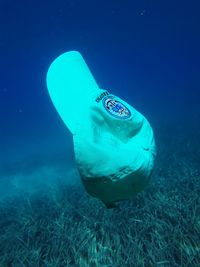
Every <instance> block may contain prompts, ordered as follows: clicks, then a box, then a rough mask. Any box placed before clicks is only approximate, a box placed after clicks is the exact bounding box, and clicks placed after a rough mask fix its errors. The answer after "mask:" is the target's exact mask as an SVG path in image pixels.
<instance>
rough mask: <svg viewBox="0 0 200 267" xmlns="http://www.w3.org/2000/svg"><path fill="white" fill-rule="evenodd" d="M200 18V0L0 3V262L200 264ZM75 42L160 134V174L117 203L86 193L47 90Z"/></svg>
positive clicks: (101, 266) (21, 266) (2, 265)
mask: <svg viewBox="0 0 200 267" xmlns="http://www.w3.org/2000/svg"><path fill="white" fill-rule="evenodd" d="M199 14H200V2H199V1H179V0H178V1H171V0H169V1H158V0H155V1H143V0H141V1H130V0H129V1H126V0H124V1H122V0H119V1H114V0H111V1H109V0H108V1H91V0H90V1H89V0H85V1H81V0H71V1H68V0H65V1H64V0H57V1H38V0H36V1H20V0H19V1H14V0H1V1H0V76H1V78H0V267H10V266H12V267H26V266H31V267H36V266H37V267H38V266H41V267H64V266H73V267H79V266H80V267H96V266H97V267H126V266H130V267H135V266H137V267H140V266H141V267H142V266H144V267H167V266H169V267H176V266H177V267H178V266H187V267H195V266H196V267H199V266H200V198H199V196H200V105H199V101H200V64H199V62H200V15H199ZM70 50H78V51H79V52H81V53H82V55H83V57H84V58H85V60H86V62H87V64H88V66H89V68H90V69H91V71H92V73H93V75H94V77H95V79H96V81H97V83H98V84H99V86H100V88H104V89H107V90H108V91H109V92H111V93H113V94H115V95H117V96H118V97H120V98H122V99H123V100H125V101H126V102H127V103H129V104H131V105H132V106H133V107H135V108H136V109H137V110H138V111H140V112H141V113H142V114H143V115H145V117H146V118H147V119H148V120H149V121H150V123H151V126H152V128H153V130H154V134H155V140H156V144H157V152H158V155H157V159H156V164H155V170H154V173H153V176H152V179H151V181H150V183H149V185H148V187H147V188H146V189H145V190H144V191H143V192H141V193H139V194H138V195H137V196H136V197H135V198H134V199H133V200H129V201H124V202H122V203H120V204H119V206H118V207H117V208H115V209H106V208H105V207H104V206H103V204H102V203H101V202H100V201H98V200H96V199H94V198H92V197H91V196H89V195H88V194H87V193H86V192H85V190H84V189H83V186H82V184H81V182H80V177H79V174H78V172H77V169H76V163H75V160H74V152H73V143H72V135H71V134H70V132H69V130H68V129H67V128H66V127H65V125H64V123H63V122H62V120H61V119H60V117H59V115H58V114H57V112H56V110H55V108H54V106H53V104H52V102H51V100H50V97H49V95H48V92H47V87H46V73H47V70H48V68H49V65H50V64H51V62H52V61H53V60H54V59H55V58H56V57H57V56H59V55H60V54H62V53H64V52H67V51H70ZM72 112H73V111H72Z"/></svg>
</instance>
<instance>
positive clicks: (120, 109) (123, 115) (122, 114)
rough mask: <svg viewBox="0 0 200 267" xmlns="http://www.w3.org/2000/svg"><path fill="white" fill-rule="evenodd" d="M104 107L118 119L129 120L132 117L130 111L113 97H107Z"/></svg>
mask: <svg viewBox="0 0 200 267" xmlns="http://www.w3.org/2000/svg"><path fill="white" fill-rule="evenodd" d="M103 105H104V107H105V109H106V111H107V112H108V113H109V114H110V115H112V116H113V117H115V118H117V119H128V118H130V117H131V112H130V110H129V109H128V108H127V107H126V106H125V105H124V104H122V103H121V102H120V101H118V100H116V99H115V98H114V97H112V96H107V97H105V98H104V99H103Z"/></svg>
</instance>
